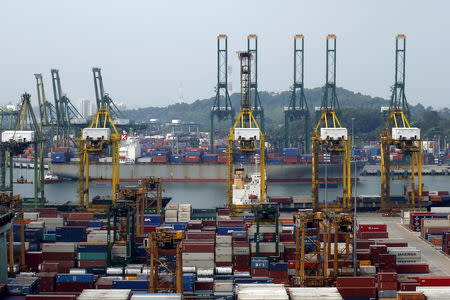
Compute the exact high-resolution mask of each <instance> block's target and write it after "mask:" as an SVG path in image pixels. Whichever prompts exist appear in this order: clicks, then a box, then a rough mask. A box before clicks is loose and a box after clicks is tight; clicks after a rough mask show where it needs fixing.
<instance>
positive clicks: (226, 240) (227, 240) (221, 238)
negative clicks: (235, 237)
mask: <svg viewBox="0 0 450 300" xmlns="http://www.w3.org/2000/svg"><path fill="white" fill-rule="evenodd" d="M216 244H230V245H231V235H216Z"/></svg>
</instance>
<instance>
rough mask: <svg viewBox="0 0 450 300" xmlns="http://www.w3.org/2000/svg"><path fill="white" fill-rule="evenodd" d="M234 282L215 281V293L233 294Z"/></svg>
mask: <svg viewBox="0 0 450 300" xmlns="http://www.w3.org/2000/svg"><path fill="white" fill-rule="evenodd" d="M232 291H233V280H216V281H214V292H232Z"/></svg>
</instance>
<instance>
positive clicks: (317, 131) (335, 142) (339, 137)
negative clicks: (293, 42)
mask: <svg viewBox="0 0 450 300" xmlns="http://www.w3.org/2000/svg"><path fill="white" fill-rule="evenodd" d="M326 48H327V49H326V81H325V86H324V87H323V98H322V104H321V107H320V117H319V120H318V122H317V124H316V126H315V127H314V131H313V135H312V201H313V209H314V210H315V211H317V210H318V209H319V151H325V152H327V153H331V154H341V155H342V189H343V197H342V198H343V203H342V209H344V210H345V209H348V208H350V207H351V203H350V197H351V177H350V174H351V173H350V141H351V137H350V136H349V135H348V133H347V128H345V127H342V125H341V122H340V121H339V118H338V115H337V112H336V111H337V110H338V109H339V101H338V98H337V96H336V36H335V35H334V34H330V35H328V36H327V37H326ZM327 200H328V199H325V201H327Z"/></svg>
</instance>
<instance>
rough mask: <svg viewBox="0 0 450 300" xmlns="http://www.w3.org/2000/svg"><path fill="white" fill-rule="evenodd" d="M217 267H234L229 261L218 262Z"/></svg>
mask: <svg viewBox="0 0 450 300" xmlns="http://www.w3.org/2000/svg"><path fill="white" fill-rule="evenodd" d="M216 267H232V263H231V262H227V261H216Z"/></svg>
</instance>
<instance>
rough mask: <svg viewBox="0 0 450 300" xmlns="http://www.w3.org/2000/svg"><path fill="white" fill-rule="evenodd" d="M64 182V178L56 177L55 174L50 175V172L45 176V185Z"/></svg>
mask: <svg viewBox="0 0 450 300" xmlns="http://www.w3.org/2000/svg"><path fill="white" fill-rule="evenodd" d="M61 181H62V178H61V177H59V176H57V175H55V174H53V173H50V172H48V173H47V174H45V176H44V183H45V184H49V183H57V182H61Z"/></svg>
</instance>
